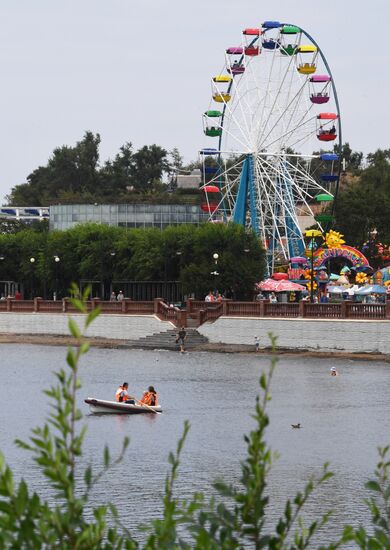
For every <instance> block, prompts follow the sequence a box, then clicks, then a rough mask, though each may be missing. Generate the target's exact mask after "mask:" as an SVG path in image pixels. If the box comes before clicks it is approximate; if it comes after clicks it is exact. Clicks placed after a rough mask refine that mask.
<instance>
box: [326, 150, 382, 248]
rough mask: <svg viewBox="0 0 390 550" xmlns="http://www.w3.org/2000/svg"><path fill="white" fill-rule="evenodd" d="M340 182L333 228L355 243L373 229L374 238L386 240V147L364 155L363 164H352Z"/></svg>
mask: <svg viewBox="0 0 390 550" xmlns="http://www.w3.org/2000/svg"><path fill="white" fill-rule="evenodd" d="M342 181H343V180H342ZM344 182H345V183H344V185H342V186H341V189H340V193H339V195H338V198H337V201H336V208H335V228H336V229H337V230H338V231H341V233H343V234H344V235H345V240H346V241H347V242H348V243H349V244H352V245H355V246H357V247H360V246H361V245H362V244H363V243H364V242H365V241H367V240H369V234H370V232H371V231H373V230H374V229H375V230H377V231H378V236H377V238H378V239H379V240H381V241H383V242H385V243H388V244H389V243H390V149H385V150H381V149H378V151H376V152H375V153H372V154H369V155H367V164H366V166H365V168H364V169H363V168H358V169H356V168H355V170H354V171H351V172H350V177H349V178H348V174H346V175H345V176H344Z"/></svg>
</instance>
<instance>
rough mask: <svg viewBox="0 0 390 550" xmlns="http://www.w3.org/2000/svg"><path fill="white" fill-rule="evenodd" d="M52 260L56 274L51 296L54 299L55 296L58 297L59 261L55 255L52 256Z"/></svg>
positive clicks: (55, 298)
mask: <svg viewBox="0 0 390 550" xmlns="http://www.w3.org/2000/svg"><path fill="white" fill-rule="evenodd" d="M54 262H55V270H56V272H55V276H56V286H55V293H54V296H53V299H54V300H57V297H58V266H59V263H60V257H59V256H57V255H55V256H54Z"/></svg>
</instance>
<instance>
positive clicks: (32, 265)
mask: <svg viewBox="0 0 390 550" xmlns="http://www.w3.org/2000/svg"><path fill="white" fill-rule="evenodd" d="M34 264H35V258H34V257H31V258H30V266H31V299H32V300H33V299H34Z"/></svg>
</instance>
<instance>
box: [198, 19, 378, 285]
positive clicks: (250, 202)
mask: <svg viewBox="0 0 390 550" xmlns="http://www.w3.org/2000/svg"><path fill="white" fill-rule="evenodd" d="M211 91H212V94H211V95H212V99H211V103H210V106H209V108H208V110H207V111H205V112H204V114H203V130H204V134H205V135H206V136H209V137H210V138H213V139H214V140H216V141H217V146H216V147H215V148H211V147H207V148H204V149H202V150H201V151H200V158H201V163H202V174H203V181H202V185H201V190H202V203H201V208H202V210H203V211H205V212H207V213H208V215H209V220H210V221H211V222H214V223H223V222H228V221H233V222H235V223H239V224H242V225H244V226H246V227H251V228H252V229H253V230H254V231H255V232H256V233H257V234H258V235H259V237H260V238H261V240H262V242H263V243H264V246H265V248H266V257H267V269H268V275H271V274H273V273H274V272H275V270H276V271H277V270H278V267H280V266H282V265H284V266H287V265H289V268H290V269H289V278H290V279H295V280H297V279H301V278H302V277H301V275H302V273H303V272H304V271H305V268H307V265H306V266H305V265H304V263H305V264H309V266H310V268H311V271H313V269H314V268H315V267H316V268H317V269H320V268H321V266H325V268H324V269H328V272H329V270H330V267H329V264H330V262H331V261H333V260H334V259H335V258H339V259H340V260H341V259H342V258H344V260H345V264H346V265H349V266H351V267H354V268H356V269H357V270H359V269H360V268H362V269H363V270H364V269H367V266H368V261H367V259H366V258H365V257H364V255H363V254H362V253H361V252H359V251H357V250H355V249H352V248H351V247H348V246H344V241H342V239H341V236H339V237H338V240H337V234H335V232H331V231H330V228H331V225H332V220H333V212H334V204H335V200H336V198H337V192H338V188H339V178H340V171H341V159H340V158H339V155H338V154H336V153H335V152H334V150H336V151H341V145H342V135H341V117H340V108H339V102H338V98H337V92H336V86H335V82H334V79H333V77H332V73H331V70H330V67H329V64H328V62H327V60H326V58H325V55H324V53H323V52H322V50H321V48H320V46H319V45H318V44H317V42H316V41H315V40H314V38H312V37H311V36H310V35H309V34H308V32H306V31H305V30H304V29H302V28H301V27H298V26H296V25H293V24H289V23H280V22H278V21H265V22H264V23H262V24H261V25H260V26H259V27H256V28H247V29H244V30H243V31H242V36H241V41H240V44H239V45H236V46H230V47H227V48H226V50H225V59H224V63H223V66H222V69H221V71H220V72H218V73H217V74H216V75H215V76H213V77H212V79H211ZM326 144H328V145H334V144H337V146H336V147H335V148H334V150H332V151H330V152H327V151H324V150H322V149H320V152H318V153H313V151H316V150H318V149H319V145H320V146H321V145H326ZM313 227H316V230H317V232H318V234H319V235H321V236H322V240H323V241H324V240H325V241H324V242H326V244H327V246H325V247H321V246H320V245H319V244H316V239H313V238H311V237H309V235H306V234H305V230H306V229H308V228H313ZM332 235H333V241H334V242H333V244H332V243H331V241H332V238H331V237H332ZM335 235H336V237H335ZM305 237H306V238H305ZM308 237H309V238H308ZM328 237H329V238H328ZM327 239H328V240H327ZM328 241H329V242H328ZM340 241H342V242H340ZM313 247H314V249H315V252H313ZM335 250H337V252H335ZM310 262H311V265H310ZM341 267H342V266H341ZM312 283H313V281H312Z"/></svg>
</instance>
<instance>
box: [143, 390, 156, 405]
mask: <svg viewBox="0 0 390 550" xmlns="http://www.w3.org/2000/svg"><path fill="white" fill-rule="evenodd" d="M140 403H143V404H145V405H149V407H157V405H158V397H157V392H156V390H155V389H154V387H153V386H149V388H148V391H144V393H143V394H142V397H141V399H140Z"/></svg>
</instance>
